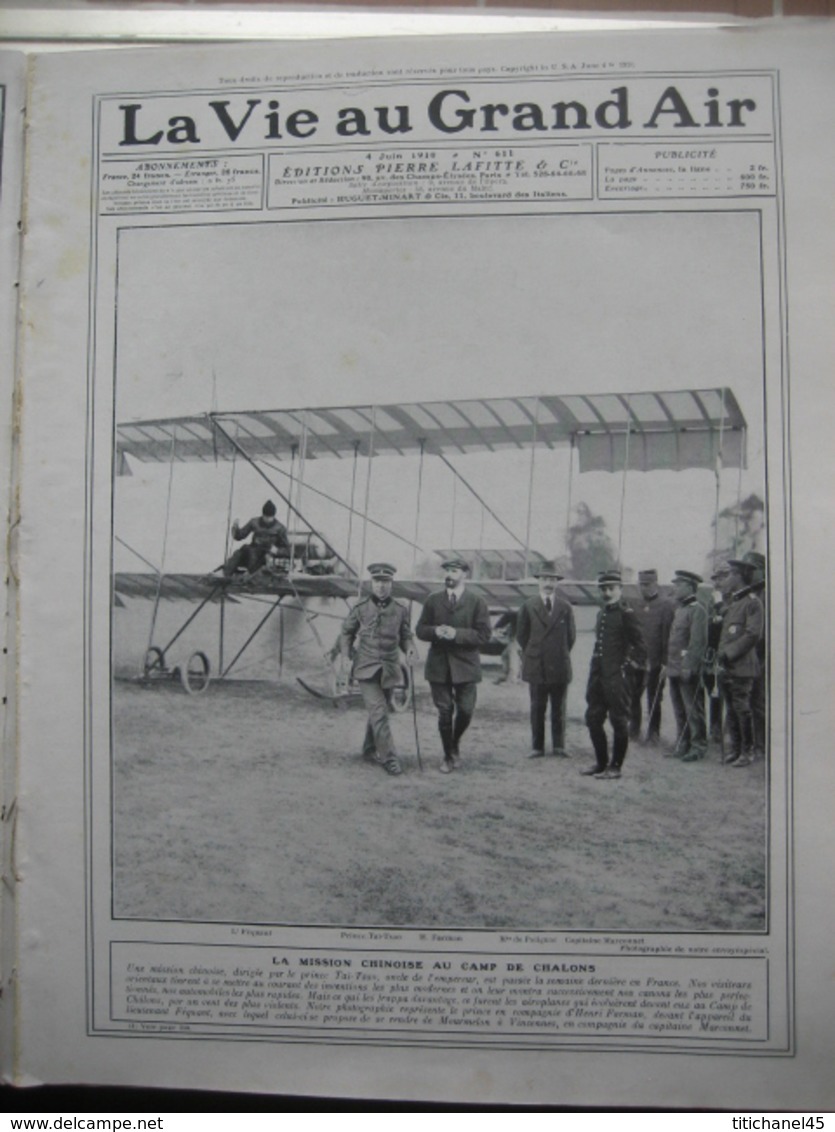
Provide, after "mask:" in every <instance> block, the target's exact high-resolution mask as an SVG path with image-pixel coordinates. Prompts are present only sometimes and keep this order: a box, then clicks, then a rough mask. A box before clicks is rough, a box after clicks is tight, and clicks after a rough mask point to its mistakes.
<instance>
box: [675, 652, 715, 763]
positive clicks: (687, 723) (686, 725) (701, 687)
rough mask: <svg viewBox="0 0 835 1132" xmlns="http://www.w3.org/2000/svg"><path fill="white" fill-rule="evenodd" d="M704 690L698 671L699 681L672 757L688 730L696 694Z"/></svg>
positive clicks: (694, 706)
mask: <svg viewBox="0 0 835 1132" xmlns="http://www.w3.org/2000/svg"><path fill="white" fill-rule="evenodd" d="M706 691H707V689H706V688H705V683H704V676H703V674H702V673H701V672H700V673H699V683H698V687H697V688H696V695H694V696H693V702H692V704H691V705H690V711H688V713H687V716H686V717H685V720H684V727H682V729H681V734H680V735H679V737H678V738H677V739H676V745H675V746H674V747H673V757H675V755H676V754H677V753H678V749H679V747H680V746H681V740H682V739H683V738H684V736H685V735H686V734H687V733H688V732H689V730H690V720H691V719H692V718H693V712H694V711H695V710H696V696H697V695H698V694H699V692H706Z"/></svg>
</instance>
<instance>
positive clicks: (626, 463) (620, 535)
mask: <svg viewBox="0 0 835 1132" xmlns="http://www.w3.org/2000/svg"><path fill="white" fill-rule="evenodd" d="M629 401H630V399H629V398H627V400H626V439H625V442H624V446H623V483H622V484H621V490H620V520H619V522H618V566H619V567H620V566H622V565H623V555H622V549H623V517H624V514H625V513H626V481H627V478H628V476H629V440H630V437H631V436H632V410H631V408H630V405H629Z"/></svg>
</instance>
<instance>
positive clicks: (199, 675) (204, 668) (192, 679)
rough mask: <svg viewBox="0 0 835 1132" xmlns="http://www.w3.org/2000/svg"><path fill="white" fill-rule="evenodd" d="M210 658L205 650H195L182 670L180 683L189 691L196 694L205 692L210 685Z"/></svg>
mask: <svg viewBox="0 0 835 1132" xmlns="http://www.w3.org/2000/svg"><path fill="white" fill-rule="evenodd" d="M209 667H210V666H209V658H208V657H207V656H206V654H205V653H204V652H193V653H192V654H191V656H190V657H189V658H188V661H187V662H186V665H185V667H184V668H181V669H180V670H179V671H180V683H181V684H182V686H183V687H184V688H185V690H186V691H187V692H188V693H189V695H192V696H196V695H199V694H200V693H201V692H205V691H206V689H207V688H208V686H209V680H210V676H209Z"/></svg>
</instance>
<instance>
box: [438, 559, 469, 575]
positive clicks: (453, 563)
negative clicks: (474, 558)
mask: <svg viewBox="0 0 835 1132" xmlns="http://www.w3.org/2000/svg"><path fill="white" fill-rule="evenodd" d="M441 566H442V567H443V569H444V570H447V569H452V570H463V571H464V572H465V573H466V574H469V572H470V564H469V562H467V561H466V559H464V558H456V557H453V558H447V559H446V560H445V561H444V562H442V563H441Z"/></svg>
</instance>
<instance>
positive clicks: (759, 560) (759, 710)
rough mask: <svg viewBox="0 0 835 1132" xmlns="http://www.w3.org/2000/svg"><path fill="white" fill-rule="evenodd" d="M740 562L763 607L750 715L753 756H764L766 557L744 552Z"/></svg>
mask: <svg viewBox="0 0 835 1132" xmlns="http://www.w3.org/2000/svg"><path fill="white" fill-rule="evenodd" d="M742 561H743V562H745V563H746V564H747V565H748V566H750V567H751V580H750V582H749V583H748V589H749V591H750V592H751V593H755V594H756V595H757V597H758V598H759V599H760V601H761V602H762V607H763V634H762V636H761V637H760V639H759V643H758V644H757V659H758V660H759V662H760V672H759V675H758V676H755V677H754V686H753V688H752V689H751V714H752V716H753V720H754V756H755V757H762V756H764V755H765V748H766V735H765V721H766V668H767V658H766V648H767V642H768V602H767V601H766V593H765V576H766V566H767V563H766V557H765V555H764V554H760V552H759V551H758V550H749V551H746V553H745V554H743V556H742Z"/></svg>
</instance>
